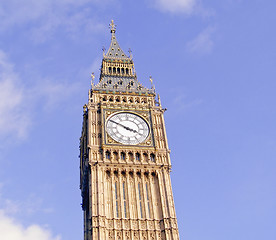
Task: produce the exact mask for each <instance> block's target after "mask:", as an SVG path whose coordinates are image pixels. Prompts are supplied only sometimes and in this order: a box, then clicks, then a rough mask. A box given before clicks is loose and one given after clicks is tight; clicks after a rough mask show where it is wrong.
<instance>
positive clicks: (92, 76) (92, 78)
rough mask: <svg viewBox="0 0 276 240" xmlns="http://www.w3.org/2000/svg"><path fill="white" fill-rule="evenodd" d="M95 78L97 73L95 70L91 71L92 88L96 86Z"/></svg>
mask: <svg viewBox="0 0 276 240" xmlns="http://www.w3.org/2000/svg"><path fill="white" fill-rule="evenodd" d="M94 79H95V75H94V72H92V73H91V88H92V87H94Z"/></svg>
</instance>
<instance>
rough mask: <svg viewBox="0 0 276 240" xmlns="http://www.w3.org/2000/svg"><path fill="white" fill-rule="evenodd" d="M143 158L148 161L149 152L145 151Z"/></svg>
mask: <svg viewBox="0 0 276 240" xmlns="http://www.w3.org/2000/svg"><path fill="white" fill-rule="evenodd" d="M143 160H144V161H147V160H148V154H147V153H143Z"/></svg>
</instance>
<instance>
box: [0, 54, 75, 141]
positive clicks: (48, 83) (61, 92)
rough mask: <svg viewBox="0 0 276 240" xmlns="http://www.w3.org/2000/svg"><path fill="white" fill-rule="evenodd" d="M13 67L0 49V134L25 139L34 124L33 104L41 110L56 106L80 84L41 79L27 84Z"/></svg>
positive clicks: (71, 94)
mask: <svg viewBox="0 0 276 240" xmlns="http://www.w3.org/2000/svg"><path fill="white" fill-rule="evenodd" d="M14 69H15V67H14V66H13V64H12V63H10V61H9V60H8V58H7V56H6V54H5V53H4V52H3V51H1V50H0V91H1V94H0V138H8V139H24V138H25V137H27V135H28V130H29V129H30V127H31V126H32V124H33V120H32V119H33V114H34V113H35V112H36V111H34V109H35V108H36V107H39V109H41V110H42V111H45V110H47V111H49V110H53V109H56V108H57V107H59V106H60V105H61V104H62V103H64V102H65V101H67V100H68V99H69V98H70V97H71V96H73V95H74V94H76V93H77V92H78V91H79V90H80V85H79V84H78V83H73V84H69V83H67V82H64V81H61V80H59V81H57V80H54V79H41V80H38V81H36V83H35V84H33V85H31V86H28V87H26V86H24V85H23V84H22V82H23V79H21V78H20V75H19V74H18V73H16V72H15V70H14ZM42 84H43V86H42ZM41 106H43V108H41Z"/></svg>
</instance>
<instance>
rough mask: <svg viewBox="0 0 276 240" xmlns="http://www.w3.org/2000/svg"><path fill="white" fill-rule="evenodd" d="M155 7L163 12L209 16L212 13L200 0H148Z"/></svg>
mask: <svg viewBox="0 0 276 240" xmlns="http://www.w3.org/2000/svg"><path fill="white" fill-rule="evenodd" d="M148 2H149V3H150V4H151V5H152V6H153V7H154V8H156V9H158V10H160V11H161V12H165V13H172V14H185V15H200V16H202V17H209V16H212V15H214V10H213V9H210V8H205V7H204V6H203V5H202V3H201V0H148Z"/></svg>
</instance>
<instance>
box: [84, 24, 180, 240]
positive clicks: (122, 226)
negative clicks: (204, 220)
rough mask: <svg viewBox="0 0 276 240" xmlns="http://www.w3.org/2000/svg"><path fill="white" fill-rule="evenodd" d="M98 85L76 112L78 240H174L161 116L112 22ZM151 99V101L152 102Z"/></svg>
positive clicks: (167, 152)
mask: <svg viewBox="0 0 276 240" xmlns="http://www.w3.org/2000/svg"><path fill="white" fill-rule="evenodd" d="M110 30H111V44H110V47H109V49H108V51H107V52H106V53H105V51H104V52H103V60H102V66H101V73H100V79H99V82H98V83H97V84H94V74H92V75H91V76H92V81H91V89H90V91H89V97H88V103H87V104H85V105H84V107H83V125H82V133H81V138H80V189H81V195H82V209H83V218H84V240H95V239H97V240H109V239H114V240H138V239H139V240H154V239H156V240H157V239H160V240H161V239H162V240H177V239H179V234H178V228H177V220H176V215H175V208H174V202H173V194H172V188H171V180H170V171H171V160H170V150H169V147H168V142H167V137H166V130H165V124H164V117H163V114H164V111H165V110H164V109H163V108H162V106H161V101H160V97H159V96H156V93H155V88H154V86H153V84H152V78H150V81H151V84H152V87H151V88H150V89H149V88H146V87H144V86H143V85H142V84H141V83H140V82H139V81H138V80H137V76H136V72H135V69H134V63H133V59H132V56H131V52H130V56H127V55H126V54H125V53H124V52H123V51H122V49H121V48H120V46H119V44H118V42H117V39H116V36H115V32H116V29H115V25H114V23H113V21H111V24H110ZM156 97H157V100H156Z"/></svg>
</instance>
